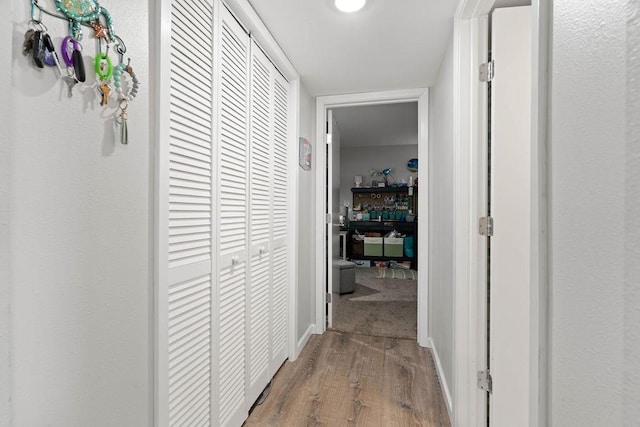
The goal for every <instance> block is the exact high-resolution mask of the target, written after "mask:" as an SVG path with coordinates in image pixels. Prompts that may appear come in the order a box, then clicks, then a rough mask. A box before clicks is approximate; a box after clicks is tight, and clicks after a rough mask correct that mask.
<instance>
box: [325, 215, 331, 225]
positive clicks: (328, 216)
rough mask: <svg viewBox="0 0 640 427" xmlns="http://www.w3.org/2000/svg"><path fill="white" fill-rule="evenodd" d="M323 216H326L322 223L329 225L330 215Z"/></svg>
mask: <svg viewBox="0 0 640 427" xmlns="http://www.w3.org/2000/svg"><path fill="white" fill-rule="evenodd" d="M325 215H326V216H325V217H324V222H325V223H326V224H331V214H330V213H328V212H327V213H326V214H325Z"/></svg>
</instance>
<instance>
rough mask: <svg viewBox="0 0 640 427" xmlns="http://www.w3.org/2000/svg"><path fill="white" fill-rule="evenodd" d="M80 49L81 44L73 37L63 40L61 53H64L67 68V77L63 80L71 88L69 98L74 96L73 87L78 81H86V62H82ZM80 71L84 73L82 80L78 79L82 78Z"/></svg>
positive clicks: (63, 58)
mask: <svg viewBox="0 0 640 427" xmlns="http://www.w3.org/2000/svg"><path fill="white" fill-rule="evenodd" d="M80 49H81V46H80V43H78V42H77V41H76V40H74V39H73V38H72V37H71V36H67V37H65V38H64V39H63V40H62V45H61V47H60V51H61V53H62V61H63V62H64V63H65V65H66V66H67V75H66V76H62V80H64V82H65V83H66V84H67V86H68V87H69V98H71V97H72V96H73V87H74V86H75V85H76V84H77V83H78V81H84V80H85V75H84V62H83V61H82V54H81V53H80ZM76 52H77V53H76ZM76 64H78V66H77V67H76ZM79 71H80V72H81V73H82V75H81V77H82V80H80V78H79V77H78V76H80V74H79Z"/></svg>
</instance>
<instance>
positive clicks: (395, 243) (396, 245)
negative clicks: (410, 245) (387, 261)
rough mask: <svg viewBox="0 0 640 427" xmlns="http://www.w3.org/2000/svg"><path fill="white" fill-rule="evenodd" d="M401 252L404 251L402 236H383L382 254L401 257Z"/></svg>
mask: <svg viewBox="0 0 640 427" xmlns="http://www.w3.org/2000/svg"><path fill="white" fill-rule="evenodd" d="M403 253H404V238H402V237H385V238H384V256H386V257H402V255H403Z"/></svg>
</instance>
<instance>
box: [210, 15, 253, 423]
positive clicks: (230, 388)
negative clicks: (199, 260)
mask: <svg viewBox="0 0 640 427" xmlns="http://www.w3.org/2000/svg"><path fill="white" fill-rule="evenodd" d="M219 31H220V32H219V46H220V47H219V49H220V52H219V58H220V64H219V68H218V70H219V76H218V81H219V91H218V101H219V103H218V141H217V144H218V167H217V172H218V186H217V190H218V209H217V218H216V223H217V231H218V239H217V246H218V248H217V249H218V263H217V267H218V272H217V274H218V278H217V282H218V283H217V284H218V289H217V298H216V304H217V331H216V332H217V333H216V339H217V343H216V344H217V345H216V348H217V352H218V354H217V355H216V356H217V357H216V362H217V363H216V365H217V366H216V368H217V373H216V376H217V381H216V382H215V383H216V386H217V392H218V400H217V402H216V404H217V408H216V409H217V412H218V420H217V422H218V423H219V424H220V425H222V426H239V425H241V424H242V422H243V421H244V419H245V417H246V414H247V409H248V408H247V407H246V383H245V364H246V358H245V354H246V331H245V328H246V278H247V268H248V263H247V237H248V236H247V224H248V203H249V200H248V198H249V188H248V182H247V167H248V161H249V152H248V137H249V133H248V132H249V129H248V124H249V119H248V117H249V109H248V107H249V103H248V98H249V92H248V89H249V68H248V66H249V37H248V36H247V35H246V33H245V32H244V31H243V29H242V28H241V27H240V25H239V24H238V23H237V22H236V21H235V19H234V18H233V17H232V16H231V14H230V13H229V12H228V11H227V10H226V9H225V7H224V6H221V7H220V25H219ZM214 424H215V423H214Z"/></svg>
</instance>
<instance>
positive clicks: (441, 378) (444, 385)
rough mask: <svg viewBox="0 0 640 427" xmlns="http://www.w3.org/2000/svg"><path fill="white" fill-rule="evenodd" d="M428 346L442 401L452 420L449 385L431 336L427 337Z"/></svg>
mask: <svg viewBox="0 0 640 427" xmlns="http://www.w3.org/2000/svg"><path fill="white" fill-rule="evenodd" d="M428 347H429V348H430V349H431V354H432V355H433V361H434V362H435V364H436V374H437V375H438V380H439V382H440V387H441V388H442V394H444V402H445V404H446V405H447V412H448V413H449V420H451V422H453V402H452V400H451V393H450V392H449V386H448V385H447V378H446V377H445V376H444V371H443V370H442V363H440V356H438V350H437V349H436V346H435V344H434V343H433V340H432V339H431V338H429V345H428Z"/></svg>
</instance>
